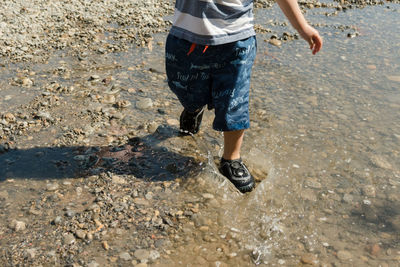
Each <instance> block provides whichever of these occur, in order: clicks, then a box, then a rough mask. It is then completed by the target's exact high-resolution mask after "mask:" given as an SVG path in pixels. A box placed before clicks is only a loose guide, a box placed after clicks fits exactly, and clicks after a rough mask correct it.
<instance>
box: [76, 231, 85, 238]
mask: <svg viewBox="0 0 400 267" xmlns="http://www.w3.org/2000/svg"><path fill="white" fill-rule="evenodd" d="M75 235H76V237H77V238H80V239H85V237H86V232H85V231H83V230H76V231H75Z"/></svg>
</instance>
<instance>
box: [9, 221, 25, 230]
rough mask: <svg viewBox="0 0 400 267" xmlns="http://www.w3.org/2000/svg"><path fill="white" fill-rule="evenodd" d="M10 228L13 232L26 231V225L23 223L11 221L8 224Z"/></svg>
mask: <svg viewBox="0 0 400 267" xmlns="http://www.w3.org/2000/svg"><path fill="white" fill-rule="evenodd" d="M10 228H11V229H13V230H14V231H15V232H20V231H24V230H25V229H26V223H25V222H23V221H17V220H12V221H11V223H10Z"/></svg>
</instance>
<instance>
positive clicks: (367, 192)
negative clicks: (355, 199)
mask: <svg viewBox="0 0 400 267" xmlns="http://www.w3.org/2000/svg"><path fill="white" fill-rule="evenodd" d="M362 193H363V195H364V196H367V197H375V196H376V190H375V187H374V186H373V185H365V186H363V187H362Z"/></svg>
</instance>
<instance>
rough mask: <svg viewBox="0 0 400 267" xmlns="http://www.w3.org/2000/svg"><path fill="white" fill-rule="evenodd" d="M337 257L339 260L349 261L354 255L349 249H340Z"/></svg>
mask: <svg viewBox="0 0 400 267" xmlns="http://www.w3.org/2000/svg"><path fill="white" fill-rule="evenodd" d="M337 257H338V259H339V260H342V261H348V260H350V259H351V258H353V255H352V254H351V253H350V252H349V251H347V250H339V251H338V252H337Z"/></svg>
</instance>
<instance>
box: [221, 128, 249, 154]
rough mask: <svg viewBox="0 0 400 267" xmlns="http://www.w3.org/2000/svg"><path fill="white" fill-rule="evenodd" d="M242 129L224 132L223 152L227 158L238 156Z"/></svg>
mask: <svg viewBox="0 0 400 267" xmlns="http://www.w3.org/2000/svg"><path fill="white" fill-rule="evenodd" d="M243 136H244V130H238V131H229V132H224V154H223V156H222V157H223V158H224V159H227V160H233V159H239V158H240V147H241V146H242V142H243Z"/></svg>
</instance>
